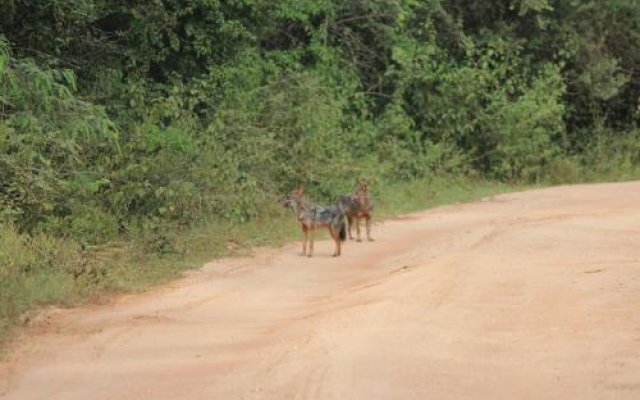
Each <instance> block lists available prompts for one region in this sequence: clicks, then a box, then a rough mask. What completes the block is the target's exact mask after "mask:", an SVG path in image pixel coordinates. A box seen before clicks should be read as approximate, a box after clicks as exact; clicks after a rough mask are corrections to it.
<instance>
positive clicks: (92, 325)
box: [0, 183, 640, 400]
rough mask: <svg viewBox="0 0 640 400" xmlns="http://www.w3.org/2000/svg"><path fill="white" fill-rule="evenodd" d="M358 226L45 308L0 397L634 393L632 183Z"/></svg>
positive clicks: (637, 285) (638, 380) (636, 322)
mask: <svg viewBox="0 0 640 400" xmlns="http://www.w3.org/2000/svg"><path fill="white" fill-rule="evenodd" d="M292 223H293V221H292ZM374 234H375V236H376V237H377V239H378V240H377V241H376V242H375V243H355V242H349V243H347V244H346V246H345V248H344V250H343V254H344V255H343V256H342V257H341V258H339V259H333V258H331V257H329V254H330V252H331V250H332V248H331V245H330V244H329V242H328V241H322V242H319V243H316V257H314V258H312V259H307V258H302V257H299V256H297V253H298V251H299V246H298V244H292V245H289V246H286V247H284V248H282V249H277V250H269V251H262V252H261V253H260V254H259V255H257V256H256V257H255V258H252V259H235V260H222V261H218V262H214V263H211V264H209V265H206V266H205V267H204V268H203V269H202V271H198V272H196V273H193V274H191V275H190V276H189V277H187V278H185V279H183V280H181V281H179V282H175V283H173V284H172V285H171V286H170V287H166V288H162V289H159V290H156V291H153V292H152V293H149V294H145V295H142V296H128V297H125V298H122V299H119V300H118V301H116V302H115V303H114V304H110V305H103V306H92V307H87V308H81V309H77V310H70V311H58V312H55V313H53V315H52V316H51V318H50V319H49V322H48V324H44V323H42V324H41V326H40V327H37V326H36V327H34V328H33V329H32V330H33V331H34V332H33V333H32V337H30V338H29V339H28V340H26V341H23V343H22V344H21V345H19V346H18V348H17V349H16V350H15V351H14V352H13V353H12V355H11V356H10V358H9V361H8V362H5V363H4V364H3V365H1V366H0V398H3V399H20V400H29V399H38V400H40V399H78V400H86V399H207V400H211V399H221V400H226V399H287V400H289V399H305V400H306V399H470V398H474V399H534V398H535V399H639V398H640V183H625V184H609V185H595V186H576V187H560V188H552V189H548V190H538V191H531V192H526V193H518V194H510V195H504V196H498V197H496V198H493V199H490V200H486V201H481V202H477V203H473V204H466V205H456V206H450V207H444V208H439V209H435V210H431V211H428V212H424V213H420V214H413V215H410V216H407V217H404V218H399V219H396V220H393V221H387V222H385V223H384V224H382V225H378V226H376V227H375V230H374Z"/></svg>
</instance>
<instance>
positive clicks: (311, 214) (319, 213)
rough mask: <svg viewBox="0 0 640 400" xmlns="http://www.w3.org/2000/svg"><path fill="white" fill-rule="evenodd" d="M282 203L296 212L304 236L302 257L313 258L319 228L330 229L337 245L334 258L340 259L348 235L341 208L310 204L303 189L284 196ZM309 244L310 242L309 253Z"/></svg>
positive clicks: (297, 189) (299, 188) (300, 188)
mask: <svg viewBox="0 0 640 400" xmlns="http://www.w3.org/2000/svg"><path fill="white" fill-rule="evenodd" d="M280 203H281V204H282V206H284V207H287V208H291V209H293V210H294V211H295V214H296V218H297V219H298V223H299V224H300V229H301V230H302V233H303V234H304V242H303V244H302V254H301V255H302V256H305V255H306V256H308V257H311V256H312V255H313V239H314V231H315V230H316V229H318V228H328V229H329V234H330V235H331V238H332V239H333V241H334V243H335V250H334V252H333V257H338V256H339V255H340V254H341V253H342V242H344V241H345V239H346V236H347V234H346V227H345V223H344V212H343V211H342V210H341V209H340V207H338V206H337V205H333V206H321V205H313V204H309V203H308V202H307V201H306V200H305V199H304V193H303V189H302V187H298V188H296V189H294V190H293V191H292V192H291V193H289V194H288V195H286V196H284V197H283V198H282V200H281V201H280ZM307 242H309V251H308V252H307Z"/></svg>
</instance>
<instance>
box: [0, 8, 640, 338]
mask: <svg viewBox="0 0 640 400" xmlns="http://www.w3.org/2000/svg"><path fill="white" fill-rule="evenodd" d="M639 98H640V3H639V2H634V1H626V0H613V1H611V0H609V1H605V0H581V1H577V0H558V1H553V0H508V1H496V0H477V1H472V2H469V1H462V0H422V1H418V0H353V1H337V0H146V1H142V0H134V1H124V0H1V1H0V332H6V331H8V328H9V327H11V326H15V325H16V323H17V322H18V321H19V320H20V318H21V316H22V315H24V312H25V311H26V310H29V309H31V308H32V307H33V306H34V305H42V304H50V303H73V302H74V301H76V300H77V299H79V298H86V297H87V295H91V294H95V293H101V292H102V291H103V290H104V289H120V288H122V289H128V288H130V287H131V286H137V285H138V284H139V282H140V281H143V282H144V281H154V280H155V279H160V278H158V277H166V276H167V275H171V274H172V273H174V272H175V273H177V271H179V270H180V268H182V267H181V266H180V265H177V264H176V262H175V259H174V260H172V261H171V262H170V263H168V264H171V265H172V266H170V267H167V266H166V265H165V264H163V261H162V258H163V257H171V256H172V255H174V256H177V257H185V256H187V255H189V254H190V253H194V254H195V253H198V254H203V253H206V254H208V255H212V254H223V253H225V252H228V251H231V250H233V249H234V248H236V247H243V246H244V245H246V244H249V245H252V244H260V243H262V242H264V241H265V240H266V239H264V240H263V239H262V237H261V236H257V235H259V234H258V232H263V233H264V232H268V233H267V234H266V235H267V236H268V237H283V236H286V235H285V234H283V232H290V231H291V230H292V228H291V227H292V226H293V225H294V224H293V221H290V222H291V225H287V227H282V226H283V225H284V222H281V221H285V220H286V221H289V220H290V219H291V216H288V218H286V219H285V216H284V215H283V213H284V211H283V210H281V209H280V207H279V205H278V202H277V199H278V197H279V196H280V195H282V194H283V193H286V192H287V191H289V190H290V189H291V188H292V187H293V186H294V185H296V184H297V183H304V184H305V187H306V188H307V191H308V192H309V193H310V197H312V198H314V199H315V200H318V201H323V202H325V203H327V202H331V201H333V200H334V199H335V197H336V195H337V194H340V193H346V192H349V191H350V190H351V189H352V187H353V185H354V183H355V181H356V179H358V178H361V179H366V180H367V181H369V182H370V183H371V185H372V187H373V188H374V193H375V194H376V195H377V196H378V197H379V198H380V199H381V200H382V207H383V208H384V206H385V200H384V199H389V200H387V203H391V202H393V201H396V202H403V201H405V200H403V199H407V200H406V201H410V200H409V199H415V198H416V197H420V196H423V197H433V196H434V195H435V194H434V193H435V192H436V191H437V190H438V189H437V188H438V187H440V188H442V190H447V189H450V186H451V182H460V180H463V181H464V182H467V183H466V184H467V185H480V184H479V183H477V182H490V183H485V184H482V185H484V186H482V185H481V186H482V187H487V186H495V187H498V186H500V187H502V186H501V185H527V184H556V183H569V182H581V181H592V180H617V179H629V178H633V177H637V176H638V162H639V161H640V130H638V121H639V117H640V115H639ZM416 182H420V184H416ZM438 182H439V183H438ZM469 182H476V183H469ZM431 184H432V185H431ZM430 185H431V186H430ZM424 187H429V188H430V189H429V192H428V194H427V195H425V194H424ZM407 188H413V189H414V190H413V192H412V191H411V190H408V189H407ZM416 188H422V189H416ZM434 188H435V189H434ZM421 190H422V191H421ZM376 191H377V192H376ZM403 193H404V194H403ZM420 193H422V194H420ZM429 193H430V194H429ZM403 196H404V197H403ZM392 199H393V200H392ZM423 204H424V203H423ZM293 229H295V227H293ZM247 232H249V233H247ZM251 238H253V239H251ZM252 240H253V241H252ZM150 255H153V258H151V259H150V258H149V256H150ZM150 260H151V261H150ZM160 264H162V265H165V266H164V267H162V268H161V267H159V265H160ZM168 264H167V265H168ZM167 268H168V269H169V271H170V273H169V274H167ZM131 282H136V283H135V284H133V283H131ZM0 336H2V335H0Z"/></svg>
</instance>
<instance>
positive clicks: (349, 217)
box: [347, 215, 353, 240]
mask: <svg viewBox="0 0 640 400" xmlns="http://www.w3.org/2000/svg"><path fill="white" fill-rule="evenodd" d="M347 224H348V225H349V227H348V229H347V232H348V233H349V240H353V234H352V233H351V232H352V231H353V217H352V216H350V215H347Z"/></svg>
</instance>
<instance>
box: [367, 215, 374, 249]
mask: <svg viewBox="0 0 640 400" xmlns="http://www.w3.org/2000/svg"><path fill="white" fill-rule="evenodd" d="M365 218H366V219H367V220H366V223H367V240H368V241H370V242H373V241H374V240H375V239H373V238H372V237H371V222H372V221H371V220H372V217H371V214H367V216H366V217H365Z"/></svg>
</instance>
